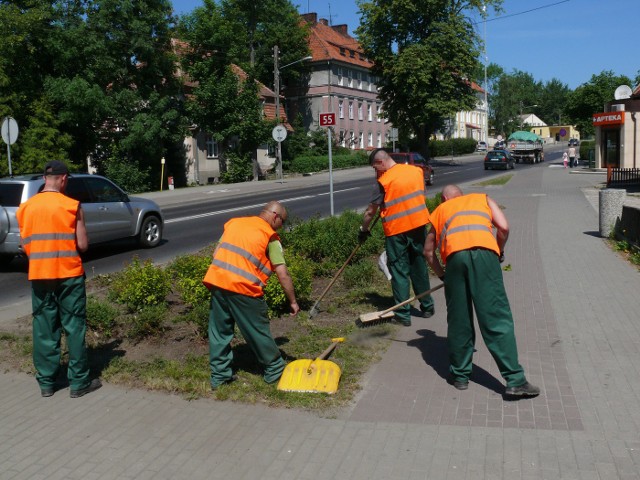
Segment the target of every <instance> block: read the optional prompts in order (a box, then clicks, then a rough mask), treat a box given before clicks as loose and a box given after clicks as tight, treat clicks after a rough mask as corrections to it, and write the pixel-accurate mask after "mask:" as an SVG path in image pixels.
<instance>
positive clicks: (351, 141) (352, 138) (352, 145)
mask: <svg viewBox="0 0 640 480" xmlns="http://www.w3.org/2000/svg"><path fill="white" fill-rule="evenodd" d="M349 148H351V149H352V150H353V149H354V148H356V136H355V135H354V133H353V130H351V131H350V132H349Z"/></svg>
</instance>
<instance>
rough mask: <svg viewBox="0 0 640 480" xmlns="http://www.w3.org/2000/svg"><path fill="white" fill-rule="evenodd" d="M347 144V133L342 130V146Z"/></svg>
mask: <svg viewBox="0 0 640 480" xmlns="http://www.w3.org/2000/svg"><path fill="white" fill-rule="evenodd" d="M346 143H347V132H345V131H344V130H340V146H341V147H344V146H345V144H346Z"/></svg>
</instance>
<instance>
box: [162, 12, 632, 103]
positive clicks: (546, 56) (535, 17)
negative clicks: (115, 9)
mask: <svg viewBox="0 0 640 480" xmlns="http://www.w3.org/2000/svg"><path fill="white" fill-rule="evenodd" d="M293 3H294V4H295V5H298V10H299V11H300V13H306V12H316V13H318V16H319V17H321V18H327V19H329V16H330V15H331V17H332V23H333V24H334V25H338V24H343V23H346V24H347V25H348V27H349V32H350V33H353V30H355V28H356V27H357V26H358V24H359V22H360V16H359V14H358V7H357V4H356V0H333V1H331V0H300V1H295V0H293ZM173 4H174V7H175V9H176V13H186V12H190V11H191V10H193V9H194V8H195V7H197V6H200V5H202V1H201V0H173ZM638 5H639V3H638V0H527V1H525V0H505V1H504V3H503V6H504V10H505V11H504V12H503V13H502V14H500V15H496V14H495V12H493V11H492V10H490V11H489V18H488V20H487V22H486V41H487V58H488V59H489V62H493V63H497V64H498V65H500V66H502V68H504V69H505V70H506V71H507V72H509V73H511V72H512V71H513V70H514V69H517V70H521V71H524V72H528V73H530V74H531V75H532V76H533V78H534V79H535V80H538V81H542V82H548V81H549V80H551V79H552V78H557V79H558V80H560V81H561V82H563V83H565V84H567V85H568V86H569V88H571V89H574V88H576V87H578V86H579V85H581V84H583V83H586V82H588V81H589V79H590V78H591V76H592V75H593V74H598V73H600V72H602V71H603V70H611V71H613V72H614V73H615V74H618V75H627V76H628V77H630V78H631V79H632V80H633V79H634V78H635V76H636V74H637V72H638V70H640V42H638V39H637V35H638V31H639V30H638V24H637V16H638V12H639V11H640V10H639V9H638ZM484 27H485V24H484V23H483V22H482V21H480V20H479V23H478V32H479V33H480V35H481V36H482V37H484ZM634 44H635V45H634ZM634 47H635V48H634ZM631 87H633V85H631ZM612 96H613V92H612Z"/></svg>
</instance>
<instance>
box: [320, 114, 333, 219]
mask: <svg viewBox="0 0 640 480" xmlns="http://www.w3.org/2000/svg"><path fill="white" fill-rule="evenodd" d="M335 124H336V114H335V113H321V114H320V126H321V127H327V142H328V143H329V145H328V146H329V204H330V206H331V216H332V217H333V158H332V155H331V127H333V126H334V125H335Z"/></svg>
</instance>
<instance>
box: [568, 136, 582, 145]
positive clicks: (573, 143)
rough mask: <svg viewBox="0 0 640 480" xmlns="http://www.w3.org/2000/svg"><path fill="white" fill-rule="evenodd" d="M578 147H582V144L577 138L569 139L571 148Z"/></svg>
mask: <svg viewBox="0 0 640 480" xmlns="http://www.w3.org/2000/svg"><path fill="white" fill-rule="evenodd" d="M578 145H580V142H579V141H578V139H577V138H570V139H569V146H570V147H577V146H578Z"/></svg>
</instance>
